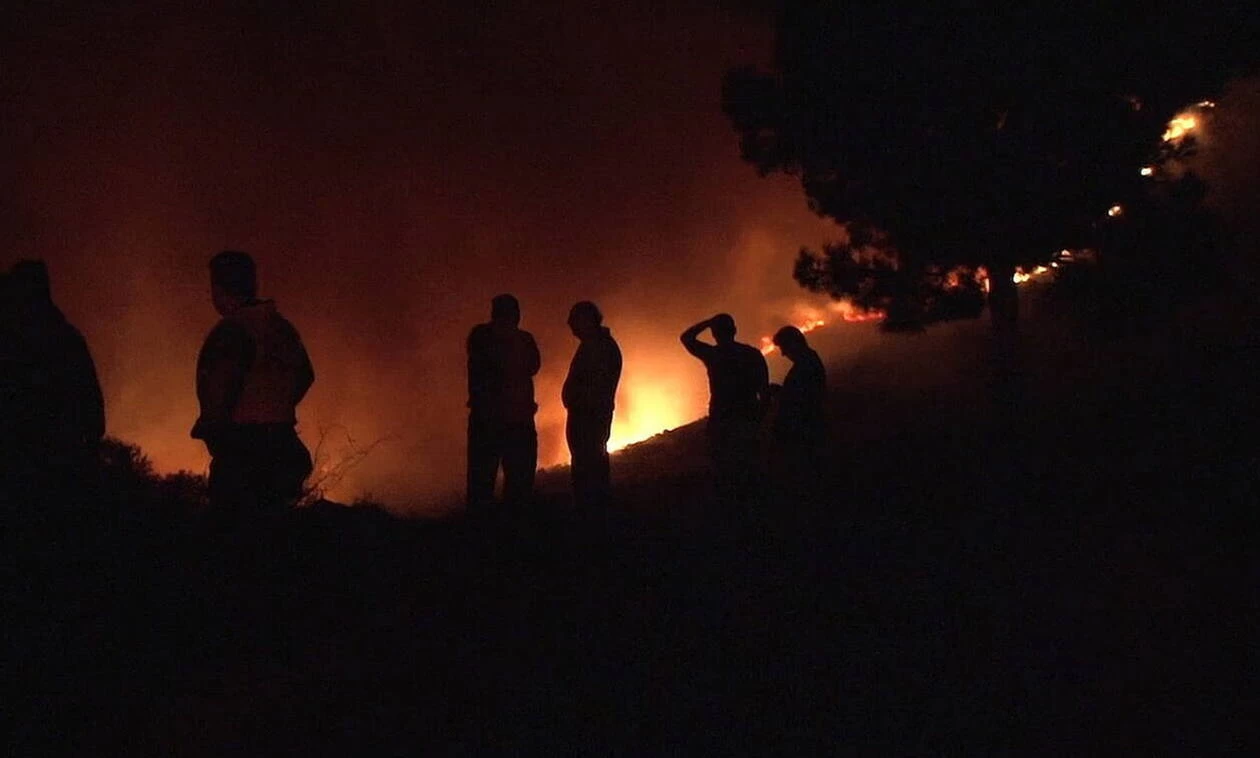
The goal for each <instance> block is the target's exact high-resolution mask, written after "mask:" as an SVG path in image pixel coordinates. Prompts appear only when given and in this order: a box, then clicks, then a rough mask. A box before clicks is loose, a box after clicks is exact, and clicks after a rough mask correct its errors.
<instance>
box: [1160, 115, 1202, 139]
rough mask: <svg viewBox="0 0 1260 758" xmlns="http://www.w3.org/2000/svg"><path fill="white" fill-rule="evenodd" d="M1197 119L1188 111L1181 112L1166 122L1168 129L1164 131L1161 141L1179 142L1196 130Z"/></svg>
mask: <svg viewBox="0 0 1260 758" xmlns="http://www.w3.org/2000/svg"><path fill="white" fill-rule="evenodd" d="M1198 126H1199V119H1198V117H1196V116H1195V115H1194V114H1193V113H1190V112H1189V111H1183V112H1181V113H1178V114H1177V115H1176V116H1174V117H1173V119H1172V121H1169V122H1168V128H1167V129H1165V130H1164V136H1163V138H1162V139H1163V140H1164V141H1165V142H1179V141H1180V140H1181V139H1182V138H1184V137H1185V136H1186V135H1187V134H1189V133H1190V132H1192V131H1194V130H1195V129H1197V128H1198Z"/></svg>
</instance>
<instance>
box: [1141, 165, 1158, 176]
mask: <svg viewBox="0 0 1260 758" xmlns="http://www.w3.org/2000/svg"><path fill="white" fill-rule="evenodd" d="M1138 173H1140V174H1142V176H1154V175H1155V167H1154V166H1143V167H1142V170H1141V171H1140V172H1138Z"/></svg>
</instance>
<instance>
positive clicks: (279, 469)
mask: <svg viewBox="0 0 1260 758" xmlns="http://www.w3.org/2000/svg"><path fill="white" fill-rule="evenodd" d="M264 434H265V435H266V439H265V440H259V445H258V449H259V450H260V451H265V454H260V455H258V456H257V459H258V460H259V463H260V464H262V463H265V466H260V468H261V469H262V470H260V471H259V482H258V484H259V486H260V487H261V488H263V489H262V491H261V492H260V494H259V498H258V499H259V502H260V505H261V506H262V508H263V509H264V510H265V511H267V512H268V513H277V514H280V513H284V512H285V511H287V510H288V509H289V508H291V507H293V506H294V505H295V504H296V503H297V501H298V500H299V499H301V497H302V495H304V494H305V491H304V488H303V485H304V484H305V483H306V477H308V476H310V474H311V470H312V464H311V453H310V451H309V450H307V449H306V445H304V444H302V440H301V439H299V438H298V436H297V431H296V430H294V429H292V428H281V429H272V430H267V431H266V432H264Z"/></svg>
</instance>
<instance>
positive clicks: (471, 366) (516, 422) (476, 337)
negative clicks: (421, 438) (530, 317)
mask: <svg viewBox="0 0 1260 758" xmlns="http://www.w3.org/2000/svg"><path fill="white" fill-rule="evenodd" d="M520 323H521V306H520V303H519V302H517V300H516V298H515V297H513V296H511V295H498V296H497V297H495V298H494V299H493V300H492V301H491V303H490V322H489V323H486V324H478V325H477V326H475V327H473V330H472V332H470V333H469V335H468V507H469V509H470V510H477V509H481V508H484V507H485V506H488V505H490V504H491V503H493V502H494V480H495V477H496V476H497V475H498V473H499V466H500V464H502V466H503V498H504V500H505V501H507V502H509V503H514V504H517V505H524V504H526V503H528V502H529V500H530V498H531V497H532V496H533V492H534V474H535V471H536V469H537V468H538V432H537V430H536V429H535V428H534V413H535V412H537V410H538V404H537V403H535V402H534V375H535V374H537V373H538V369H539V367H540V366H541V364H542V360H541V358H540V357H539V355H538V346H537V345H536V344H535V343H534V337H533V335H531V334H530V333H529V332H526V331H524V330H522V329H521V328H520Z"/></svg>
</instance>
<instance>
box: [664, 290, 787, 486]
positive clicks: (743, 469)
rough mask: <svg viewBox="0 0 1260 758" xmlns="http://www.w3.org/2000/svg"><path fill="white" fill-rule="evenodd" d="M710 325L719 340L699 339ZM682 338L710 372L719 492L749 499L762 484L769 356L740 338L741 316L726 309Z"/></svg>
mask: <svg viewBox="0 0 1260 758" xmlns="http://www.w3.org/2000/svg"><path fill="white" fill-rule="evenodd" d="M706 329H708V330H710V331H711V332H712V333H713V339H714V340H715V341H716V342H717V344H716V345H710V344H707V343H704V342H701V341H700V340H699V339H698V337H699V336H700V333H701V332H703V331H704V330H706ZM679 339H680V340H681V341H682V344H683V347H685V348H686V349H687V352H689V353H691V354H692V355H694V356H695V357H697V358H699V359H700V360H701V361H702V362H703V363H704V368H705V370H706V371H707V372H708V375H709V422H708V427H707V432H708V437H709V454H710V457H711V458H712V460H713V467H714V475H715V476H714V478H715V480H716V484H717V491H718V496H719V498H721V499H722V500H724V501H727V502H734V503H737V504H747V503H748V501H749V500H751V499H754V498H755V495H756V491H757V487H758V486H759V482H758V481H757V480H758V465H757V459H758V444H757V440H758V434H759V431H760V423H761V415H762V410H763V408H764V407H765V406H764V404H765V401H766V397H767V392H768V390H769V386H770V370H769V368H768V367H767V366H766V359H765V356H763V355H762V354H761V351H760V350H758V349H757V348H755V347H753V346H752V345H745V344H744V343H742V342H736V341H735V319H734V318H732V317H731V316H730V315H729V314H726V313H720V314H718V315H716V316H714V317H713V318H710V319H706V320H705V321H701V322H700V323H698V324H693V325H692V326H691V327H689V328H688V329H687V330H686V331H685V332H683V333H682V335H681V337H679Z"/></svg>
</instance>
